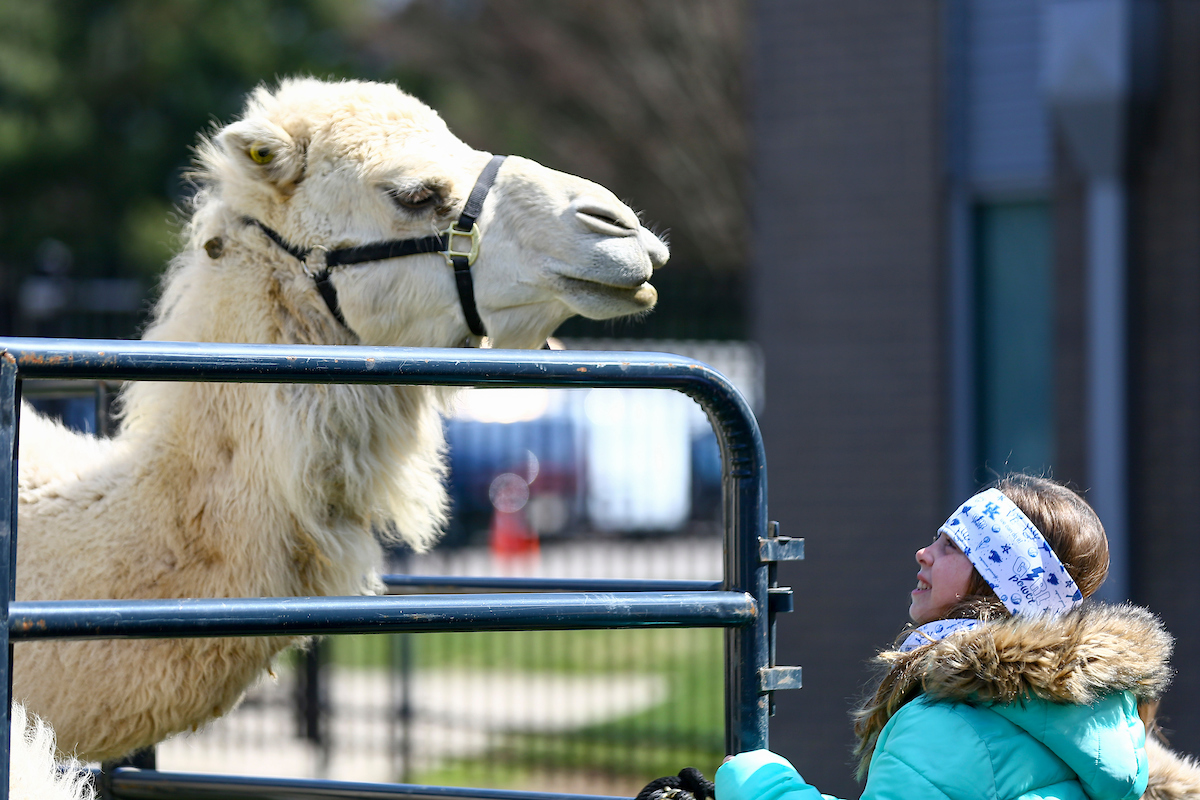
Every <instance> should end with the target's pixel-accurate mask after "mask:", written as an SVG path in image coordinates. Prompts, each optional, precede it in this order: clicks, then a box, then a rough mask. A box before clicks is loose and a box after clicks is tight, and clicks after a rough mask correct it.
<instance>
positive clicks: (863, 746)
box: [852, 473, 1149, 780]
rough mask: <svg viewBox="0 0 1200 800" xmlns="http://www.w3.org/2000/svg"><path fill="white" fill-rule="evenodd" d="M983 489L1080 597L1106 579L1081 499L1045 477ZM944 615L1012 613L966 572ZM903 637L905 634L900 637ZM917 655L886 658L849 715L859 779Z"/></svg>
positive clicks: (1092, 522) (910, 687) (1104, 549)
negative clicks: (1011, 509)
mask: <svg viewBox="0 0 1200 800" xmlns="http://www.w3.org/2000/svg"><path fill="white" fill-rule="evenodd" d="M986 488H994V489H999V490H1000V492H1001V493H1002V494H1003V495H1004V496H1005V497H1007V498H1008V499H1009V500H1012V501H1013V503H1015V504H1016V506H1017V508H1019V509H1021V511H1023V512H1024V513H1025V516H1027V517H1029V521H1030V522H1032V523H1033V524H1034V525H1035V526H1036V527H1037V529H1038V530H1039V531H1040V532H1041V534H1042V536H1043V537H1045V539H1046V543H1047V544H1049V545H1050V548H1051V549H1052V550H1054V553H1055V555H1057V556H1058V558H1059V560H1060V561H1062V563H1063V566H1064V567H1066V569H1067V573H1068V574H1069V575H1070V576H1071V578H1072V579H1073V580H1074V581H1075V584H1076V585H1077V586H1078V587H1079V591H1080V593H1081V594H1082V595H1083V596H1084V597H1087V596H1089V595H1090V594H1092V593H1093V592H1095V591H1096V590H1097V589H1098V588H1100V584H1102V583H1104V579H1105V578H1106V577H1107V576H1108V538H1107V537H1106V536H1105V535H1104V526H1103V525H1101V524H1100V518H1099V517H1097V516H1096V512H1095V511H1093V510H1092V507H1091V506H1089V505H1088V504H1087V503H1086V502H1085V501H1084V499H1083V498H1082V497H1080V496H1079V495H1078V494H1076V493H1075V492H1074V491H1072V490H1071V489H1069V488H1067V487H1066V486H1064V485H1062V484H1061V483H1057V482H1055V481H1052V480H1050V479H1049V478H1039V477H1036V476H1034V475H1024V474H1020V473H1012V474H1009V475H1005V476H1004V477H1002V478H1000V479H999V480H997V481H996V482H994V483H993V484H991V486H989V487H986ZM946 616H947V617H951V618H954V617H957V618H972V619H982V620H991V619H1002V618H1005V617H1011V616H1012V614H1011V613H1010V612H1009V610H1008V609H1007V608H1006V607H1005V606H1004V604H1003V603H1002V602H1000V598H998V597H997V596H996V593H995V592H993V591H992V589H991V587H990V586H988V585H987V581H985V580H984V579H983V576H981V575H980V574H979V571H978V570H972V572H971V579H970V582H969V583H968V584H967V594H966V595H965V596H964V597H963V598H962V599H961V600H960V601H959V602H958V603H956V604H955V605H954V606H953V607H952V608H951V609H950V610H949V611H948V612H947V613H946ZM907 634H908V631H905V632H904V633H902V634H901V636H905V635H907ZM917 655H918V653H917V651H912V652H910V653H905V654H898V653H892V654H889V655H888V659H887V660H888V661H889V662H890V664H891V666H890V668H889V669H888V671H887V672H886V673H884V675H883V676H882V678H881V679H880V682H879V685H878V686H877V687H876V689H875V691H874V692H873V693H872V694H871V695H870V696H869V697H868V698H867V699H866V701H865V702H864V703H863V704H862V705H861V706H860V707H859V708H858V709H857V710H856V711H855V712H854V713H853V714H852V716H853V718H854V732H855V734H857V735H858V747H857V748H855V755H856V756H858V759H859V761H858V771H857V774H858V778H859V779H860V780H862V779H863V778H864V777H865V776H866V773H867V767H868V766H870V763H871V754H872V752H873V751H874V749H875V740H876V739H877V738H878V737H879V732H880V731H881V730H883V726H884V725H886V724H887V721H888V720H889V719H891V717H892V715H893V714H895V713H896V711H898V710H899V709H900V707H901V706H903V705H904V704H905V703H907V702H908V701H909V700H912V699H913V698H914V697H916V696H917V695H918V694H919V693H920V681H914V680H913V679H912V676H911V675H909V674H908V673H909V671H910V668H911V667H912V665H913V663H914V661H915V660H916V659H915V656H917ZM1147 727H1149V726H1147Z"/></svg>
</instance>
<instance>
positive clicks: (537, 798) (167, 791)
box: [105, 769, 628, 800]
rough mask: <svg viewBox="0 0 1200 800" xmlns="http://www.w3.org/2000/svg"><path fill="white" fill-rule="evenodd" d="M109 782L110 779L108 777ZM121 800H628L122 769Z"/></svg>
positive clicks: (115, 784)
mask: <svg viewBox="0 0 1200 800" xmlns="http://www.w3.org/2000/svg"><path fill="white" fill-rule="evenodd" d="M105 777H106V778H107V777H108V776H105ZM111 780H112V783H111V784H110V785H111V786H112V793H113V796H114V797H116V798H118V800H161V798H164V797H176V798H188V800H334V798H336V799H337V800H628V798H616V797H611V796H605V795H594V794H556V793H551V792H524V791H510V790H504V789H465V788H457V787H453V786H420V785H417V784H405V783H351V782H349V781H326V780H306V779H299V778H247V777H240V776H233V775H196V774H190V773H182V772H156V771H145V772H143V771H141V770H136V769H117V770H114V771H113V773H112V776H111Z"/></svg>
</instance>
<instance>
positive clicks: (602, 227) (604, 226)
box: [575, 204, 640, 236]
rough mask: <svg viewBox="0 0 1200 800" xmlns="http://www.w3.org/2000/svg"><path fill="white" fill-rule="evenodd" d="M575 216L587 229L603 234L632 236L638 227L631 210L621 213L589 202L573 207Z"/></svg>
mask: <svg viewBox="0 0 1200 800" xmlns="http://www.w3.org/2000/svg"><path fill="white" fill-rule="evenodd" d="M627 217H630V218H631V219H630V218H627ZM575 218H576V219H577V220H579V221H580V222H581V223H583V226H584V227H585V228H587V229H588V230H590V231H592V232H593V233H599V234H602V235H604V236H632V235H634V234H636V233H637V229H638V228H639V227H640V226H639V225H638V222H637V218H636V217H633V212H629V213H628V214H622V213H620V212H619V211H617V210H614V209H609V208H604V207H602V206H595V205H591V204H588V205H584V206H581V207H579V208H577V209H575Z"/></svg>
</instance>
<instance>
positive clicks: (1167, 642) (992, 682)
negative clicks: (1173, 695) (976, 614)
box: [881, 603, 1173, 705]
mask: <svg viewBox="0 0 1200 800" xmlns="http://www.w3.org/2000/svg"><path fill="white" fill-rule="evenodd" d="M1172 647H1173V640H1172V638H1171V635H1170V634H1169V633H1167V632H1166V630H1165V629H1164V628H1163V626H1162V623H1161V622H1159V620H1158V618H1157V617H1155V616H1154V615H1153V614H1151V613H1150V612H1149V611H1147V610H1146V609H1144V608H1138V607H1137V606H1131V605H1117V606H1110V605H1103V604H1099V603H1095V604H1091V603H1089V604H1086V605H1084V606H1081V607H1080V608H1078V609H1076V610H1074V611H1070V612H1068V613H1066V614H1062V615H1060V616H1048V615H1041V616H1033V617H1012V618H1010V619H1006V620H998V621H995V622H990V623H985V624H983V625H980V626H979V627H978V628H974V629H972V630H969V631H966V632H964V633H960V634H957V635H952V636H948V637H946V638H945V639H943V640H941V641H940V642H935V643H933V644H931V645H929V646H928V647H924V648H919V649H918V650H917V651H915V653H916V655H917V657H916V658H914V659H913V661H912V664H911V665H910V667H909V669H908V670H907V671H908V673H909V675H910V676H911V679H913V680H919V681H920V684H921V689H922V691H924V692H925V693H926V694H928V695H930V696H931V697H936V698H938V699H947V700H960V701H971V702H983V703H1011V702H1014V701H1016V700H1020V699H1022V698H1025V697H1037V698H1040V699H1042V700H1048V701H1050V702H1054V703H1074V704H1076V705H1090V704H1091V703H1094V702H1095V701H1096V700H1097V699H1099V698H1101V697H1104V696H1105V695H1109V694H1113V693H1114V692H1122V691H1129V692H1132V693H1133V694H1134V696H1135V697H1137V699H1138V701H1139V702H1143V701H1147V700H1155V699H1157V698H1159V697H1160V696H1161V695H1162V693H1163V692H1164V691H1166V689H1167V686H1168V685H1170V682H1171V674H1172V673H1171V667H1170V658H1171V650H1172ZM889 656H891V654H890V653H884V654H883V655H882V656H881V658H883V659H885V660H887V659H888V657H889Z"/></svg>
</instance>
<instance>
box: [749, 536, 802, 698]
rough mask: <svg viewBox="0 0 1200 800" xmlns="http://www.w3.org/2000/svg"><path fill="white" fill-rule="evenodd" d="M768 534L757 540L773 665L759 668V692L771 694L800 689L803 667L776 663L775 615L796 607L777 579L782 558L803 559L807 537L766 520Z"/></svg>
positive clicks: (789, 592)
mask: <svg viewBox="0 0 1200 800" xmlns="http://www.w3.org/2000/svg"><path fill="white" fill-rule="evenodd" d="M767 525H768V529H767V536H766V538H760V539H759V540H758V558H759V561H761V562H762V563H764V564H766V565H767V630H768V635H769V636H770V637H771V644H770V648H771V660H770V666H767V667H763V668H762V669H760V670H759V671H758V691H759V693H760V694H770V693H771V692H777V691H780V690H783V689H799V688H800V686H801V674H800V673H801V668H800V667H778V666H775V615H776V614H786V613H788V612H790V611H792V610H793V609H794V608H795V601H794V599H793V595H792V588H791V587H790V586H780V585H779V581H778V580H777V578H776V572H777V570H778V566H777V565H778V563H779V562H780V561H802V560H803V559H804V540H803V539H797V538H792V537H791V536H780V535H779V523H778V522H769V523H767ZM771 713H772V714H774V713H775V701H774V699H772V700H771Z"/></svg>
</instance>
